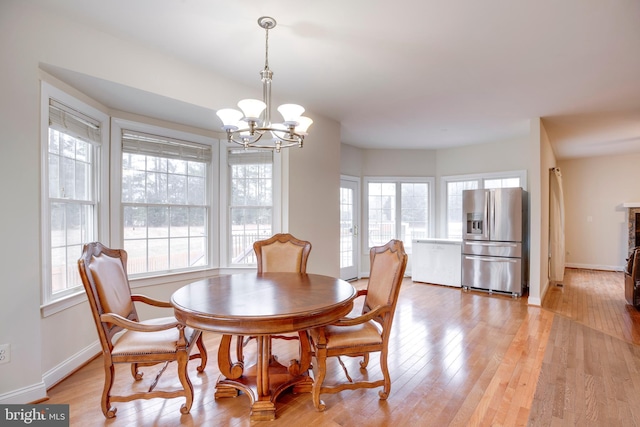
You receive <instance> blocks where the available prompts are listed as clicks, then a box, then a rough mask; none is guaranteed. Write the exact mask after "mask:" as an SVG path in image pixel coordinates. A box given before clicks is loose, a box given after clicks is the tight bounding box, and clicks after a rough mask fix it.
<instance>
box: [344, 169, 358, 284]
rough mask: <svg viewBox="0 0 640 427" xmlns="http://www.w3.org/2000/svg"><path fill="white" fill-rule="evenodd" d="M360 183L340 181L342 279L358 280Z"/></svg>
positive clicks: (349, 178)
mask: <svg viewBox="0 0 640 427" xmlns="http://www.w3.org/2000/svg"><path fill="white" fill-rule="evenodd" d="M358 183H359V181H358V179H357V178H352V177H345V176H343V177H342V178H341V179H340V278H341V279H343V280H350V279H357V278H358V247H359V245H358V227H359V224H358V221H359V218H360V216H359V215H360V214H359V212H360V209H359V203H358V201H359V200H360V195H359V191H358V188H359V185H358Z"/></svg>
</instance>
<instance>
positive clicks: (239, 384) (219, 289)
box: [171, 273, 357, 421]
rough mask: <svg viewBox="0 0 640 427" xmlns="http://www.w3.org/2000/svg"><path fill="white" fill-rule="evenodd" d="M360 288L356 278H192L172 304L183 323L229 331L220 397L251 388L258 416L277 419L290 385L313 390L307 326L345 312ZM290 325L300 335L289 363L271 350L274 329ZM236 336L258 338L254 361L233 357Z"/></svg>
mask: <svg viewBox="0 0 640 427" xmlns="http://www.w3.org/2000/svg"><path fill="white" fill-rule="evenodd" d="M356 295H357V291H356V289H355V288H354V287H353V286H351V284H349V283H347V282H345V281H344V280H340V279H337V278H334V277H329V276H323V275H318V274H301V273H260V274H258V273H246V274H232V275H226V276H217V277H210V278H207V279H204V280H199V281H197V282H193V283H190V284H188V285H186V286H184V287H182V288H180V289H178V290H177V291H176V292H175V293H174V294H173V295H172V297H171V303H172V304H173V307H174V311H175V316H176V318H177V319H178V320H179V321H180V322H182V323H184V324H186V325H187V326H190V327H193V328H197V329H201V330H205V331H212V332H218V333H221V334H223V335H222V338H221V341H220V347H219V349H218V366H219V368H220V372H221V374H222V375H221V377H220V379H219V380H218V381H217V383H216V394H215V397H216V398H219V397H228V396H237V395H238V392H239V391H242V392H244V393H245V394H247V395H248V396H249V398H250V400H251V411H250V416H251V420H252V421H259V420H273V419H275V413H276V407H275V402H276V399H277V397H278V396H279V395H280V394H281V393H282V392H283V391H285V390H287V389H289V388H290V387H296V391H310V389H311V385H312V384H313V381H312V379H311V378H310V377H309V375H308V371H309V368H310V366H311V352H310V351H311V349H310V346H309V342H308V340H307V339H306V332H305V331H306V330H308V329H311V328H316V327H320V326H324V325H328V324H331V323H333V322H335V321H336V320H337V319H339V318H341V317H344V316H346V315H347V314H348V313H349V312H350V311H351V309H352V308H353V300H354V299H355V297H356ZM288 332H298V333H299V334H300V358H299V359H298V360H295V361H292V363H291V364H290V365H289V366H283V365H281V364H280V363H279V362H278V361H277V358H276V357H274V356H273V355H272V354H271V336H272V335H279V334H284V333H288ZM233 335H239V336H255V337H256V340H257V342H258V350H257V357H256V359H257V360H256V362H255V364H253V365H252V366H248V367H245V366H244V361H243V360H233V359H232V357H231V340H232V336H233Z"/></svg>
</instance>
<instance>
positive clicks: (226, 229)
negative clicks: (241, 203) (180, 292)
mask: <svg viewBox="0 0 640 427" xmlns="http://www.w3.org/2000/svg"><path fill="white" fill-rule="evenodd" d="M238 148H241V147H240V146H239V145H237V144H230V143H228V142H226V141H220V154H219V158H220V211H219V217H220V252H219V253H220V266H221V267H222V268H228V269H247V268H251V269H254V268H255V267H256V264H232V262H231V261H232V260H231V256H230V250H231V232H230V228H231V219H230V212H229V210H230V203H229V202H230V198H231V180H230V172H231V171H230V169H229V162H228V153H229V150H231V149H233V150H237V149H238ZM287 161H288V152H287V150H283V151H281V152H280V153H276V152H275V151H274V152H273V170H272V172H273V183H272V186H273V216H272V221H273V223H272V229H273V233H274V234H275V233H279V232H282V231H283V224H286V218H284V215H283V212H285V209H283V203H284V199H285V197H284V196H283V195H284V194H286V193H287V189H286V188H284V184H285V180H283V178H282V177H283V173H284V172H285V166H284V165H285V164H286V162H287Z"/></svg>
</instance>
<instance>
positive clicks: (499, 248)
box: [462, 240, 522, 258]
mask: <svg viewBox="0 0 640 427" xmlns="http://www.w3.org/2000/svg"><path fill="white" fill-rule="evenodd" d="M462 253H463V254H467V255H483V256H491V257H510V258H520V257H521V256H522V243H520V242H482V241H477V240H471V241H469V240H465V241H464V242H463V244H462Z"/></svg>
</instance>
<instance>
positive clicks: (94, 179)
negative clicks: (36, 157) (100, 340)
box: [42, 82, 108, 305]
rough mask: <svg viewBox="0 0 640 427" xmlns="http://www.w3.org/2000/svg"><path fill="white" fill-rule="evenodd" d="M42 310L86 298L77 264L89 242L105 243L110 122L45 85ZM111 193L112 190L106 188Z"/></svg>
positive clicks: (43, 100)
mask: <svg viewBox="0 0 640 427" xmlns="http://www.w3.org/2000/svg"><path fill="white" fill-rule="evenodd" d="M42 93H43V96H42V102H43V114H42V117H43V119H44V120H46V122H45V123H43V126H42V129H43V140H44V142H43V144H42V148H43V157H42V158H43V165H42V171H43V173H42V200H43V209H42V215H43V218H42V224H43V234H42V240H43V245H42V247H43V248H45V252H43V259H44V262H43V268H44V272H43V293H42V300H43V301H42V302H43V305H46V304H49V303H52V302H55V301H58V300H61V299H63V298H66V297H68V296H70V295H74V294H79V293H82V292H83V291H82V282H81V281H80V276H79V275H78V267H77V265H78V264H77V262H78V258H79V257H80V254H81V252H82V245H83V244H84V243H85V242H88V241H93V240H98V239H101V238H104V237H106V228H105V222H106V221H102V222H101V218H102V214H101V213H102V212H104V209H106V207H105V206H106V199H107V198H106V194H107V192H106V191H104V187H105V186H107V183H106V182H105V181H106V180H105V179H103V176H102V173H103V172H104V171H105V169H106V168H104V164H103V162H105V161H106V159H105V158H104V157H103V155H104V152H105V151H108V150H105V149H104V146H105V145H107V143H108V139H107V135H106V133H107V132H105V128H106V125H107V123H108V117H107V116H106V115H104V114H103V113H102V112H100V111H98V110H95V109H94V108H92V107H89V106H87V105H85V104H84V103H82V102H80V101H78V100H76V99H74V98H72V97H70V96H68V95H67V94H65V93H63V92H60V91H58V90H57V89H55V88H54V87H52V86H50V85H48V84H46V83H44V82H43V84H42ZM107 188H108V187H107Z"/></svg>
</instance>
